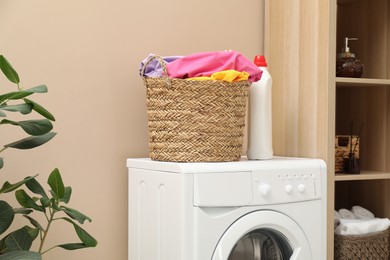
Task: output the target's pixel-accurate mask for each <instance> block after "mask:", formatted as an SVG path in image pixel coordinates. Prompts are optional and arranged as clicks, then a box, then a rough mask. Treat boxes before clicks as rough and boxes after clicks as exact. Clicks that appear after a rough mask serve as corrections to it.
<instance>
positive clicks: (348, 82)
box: [336, 77, 390, 87]
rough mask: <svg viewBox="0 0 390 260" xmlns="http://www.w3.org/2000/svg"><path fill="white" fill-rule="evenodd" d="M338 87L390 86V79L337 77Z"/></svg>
mask: <svg viewBox="0 0 390 260" xmlns="http://www.w3.org/2000/svg"><path fill="white" fill-rule="evenodd" d="M336 85H337V86H338V87H359V86H360V87H367V86H386V85H389V86H390V79H371V78H340V77H336Z"/></svg>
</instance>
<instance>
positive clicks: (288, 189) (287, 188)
mask: <svg viewBox="0 0 390 260" xmlns="http://www.w3.org/2000/svg"><path fill="white" fill-rule="evenodd" d="M292 189H293V187H292V186H291V185H290V184H287V185H286V186H285V187H284V190H285V191H286V192H287V193H288V194H290V193H291V192H292Z"/></svg>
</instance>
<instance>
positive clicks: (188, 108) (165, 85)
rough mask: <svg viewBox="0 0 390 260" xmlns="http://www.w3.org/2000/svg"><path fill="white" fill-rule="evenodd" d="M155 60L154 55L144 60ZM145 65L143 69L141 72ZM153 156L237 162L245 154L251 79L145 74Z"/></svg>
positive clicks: (157, 158) (160, 61) (174, 160)
mask: <svg viewBox="0 0 390 260" xmlns="http://www.w3.org/2000/svg"><path fill="white" fill-rule="evenodd" d="M153 59H157V60H158V61H159V63H160V64H161V66H162V67H163V70H164V73H165V74H164V75H168V74H167V72H166V67H165V62H164V61H163V60H162V58H161V57H159V56H157V55H156V56H153V57H151V58H150V59H149V60H148V61H147V62H146V63H145V65H144V69H145V67H146V66H147V64H148V63H149V62H150V61H151V60H153ZM143 71H144V70H142V74H143ZM143 79H144V83H145V86H146V98H147V104H146V105H147V115H148V128H149V154H150V158H151V159H153V160H158V161H172V162H226V161H237V160H239V159H240V157H241V154H242V144H243V136H244V131H243V130H244V127H245V114H246V104H247V98H248V94H249V86H250V84H251V82H249V81H238V82H224V81H215V80H206V81H196V80H186V79H173V78H169V77H157V78H152V77H143Z"/></svg>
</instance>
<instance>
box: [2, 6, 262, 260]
mask: <svg viewBox="0 0 390 260" xmlns="http://www.w3.org/2000/svg"><path fill="white" fill-rule="evenodd" d="M261 2H262V1H258V0H248V1H245V2H240V3H239V2H237V1H233V0H214V1H209V0H185V1H179V0H166V1H157V0H155V1H150V0H144V1H128V0H127V1H125V0H115V1H112V0H110V1H109V0H68V1H53V0H34V1H31V0H1V1H0V53H2V54H4V55H5V56H6V57H7V58H8V59H9V60H10V61H11V63H12V64H13V65H14V67H15V68H16V69H17V71H18V72H19V74H20V76H21V79H22V83H23V84H24V85H25V86H26V87H32V86H35V85H38V84H41V83H45V84H47V85H48V87H49V93H48V94H46V95H41V96H39V99H38V100H37V101H39V102H40V103H42V104H43V105H45V106H46V107H47V108H48V109H49V110H50V111H51V112H53V113H54V114H55V116H56V119H57V122H56V123H55V131H56V132H58V135H57V137H56V138H55V139H54V140H53V141H51V142H50V143H49V144H47V145H45V146H43V147H40V148H38V149H35V150H30V151H11V150H7V151H6V152H5V153H4V154H2V156H3V157H5V159H6V161H5V162H6V166H5V168H4V169H3V170H2V173H1V174H2V175H1V183H2V182H3V180H5V179H8V180H11V181H14V180H19V179H20V178H22V177H24V176H26V175H32V174H36V173H39V174H40V176H39V179H40V180H41V181H42V182H43V183H44V182H45V181H46V178H47V176H48V174H49V173H50V171H51V170H52V169H53V168H54V167H58V168H59V169H60V170H61V172H62V174H63V178H64V181H65V183H66V184H67V185H70V186H72V187H73V196H74V197H73V201H71V206H72V207H74V208H76V209H80V210H81V211H83V212H84V213H86V214H87V215H89V216H90V217H91V218H92V219H93V222H92V223H90V224H86V225H85V229H86V230H88V231H89V232H90V233H91V234H93V235H94V236H95V237H96V238H97V239H98V241H99V245H98V247H97V248H95V249H86V250H79V251H74V252H69V251H64V250H61V249H56V250H54V252H53V253H49V254H48V256H47V257H46V259H56V260H65V259H66V260H69V259H70V258H71V257H73V258H74V259H85V260H88V259H113V260H122V259H127V216H128V215H127V192H128V190H127V169H126V164H125V162H126V158H128V157H146V156H148V151H147V149H148V148H147V123H146V112H145V94H144V87H143V85H142V81H141V79H140V78H139V76H138V64H139V61H140V60H142V59H143V58H144V57H145V56H146V55H148V54H149V53H151V52H153V53H158V54H161V55H174V54H181V55H185V54H189V53H193V52H199V51H216V50H224V49H234V50H238V51H240V52H242V53H243V54H244V55H245V56H247V57H248V58H250V59H252V56H254V55H256V54H258V53H260V52H261V51H262V50H263V47H262V41H263V39H262V35H263V31H262V27H261V24H262V16H263V15H262V6H261ZM5 82H6V81H5V80H4V79H3V77H2V78H1V79H0V83H1V85H4V83H5ZM12 129H13V128H12ZM10 132H11V131H6V132H4V130H2V132H0V133H1V140H0V141H1V142H0V144H4V143H6V142H8V141H13V140H12V139H13V138H14V137H16V135H18V133H12V134H13V136H10V135H9V134H10ZM12 132H13V131H12ZM21 222H22V221H21ZM69 229H70V227H69V226H63V225H60V226H59V227H54V230H53V231H55V232H56V233H55V234H54V233H51V234H50V236H51V237H50V241H49V242H50V243H52V242H56V241H58V242H59V243H62V242H69V239H71V240H72V239H73V235H72V232H71V231H72V230H69ZM68 236H69V238H67V237H68ZM145 260H146V259H145Z"/></svg>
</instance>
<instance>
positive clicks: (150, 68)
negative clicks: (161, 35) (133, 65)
mask: <svg viewBox="0 0 390 260" xmlns="http://www.w3.org/2000/svg"><path fill="white" fill-rule="evenodd" d="M153 56H155V54H152V53H151V54H149V55H148V57H146V58H145V59H143V60H142V61H141V63H140V67H139V74H140V76H141V77H142V76H143V75H142V68H143V67H144V65H145V63H146V62H147V61H148V59H149V58H150V57H153ZM182 57H183V56H169V57H162V59H163V60H164V61H165V63H169V62H172V61H175V60H177V59H179V58H182ZM162 74H163V69H162V67H161V64H160V63H159V62H158V60H157V59H154V60H152V61H151V62H149V64H148V65H146V68H145V71H144V76H146V77H161V76H162Z"/></svg>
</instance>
